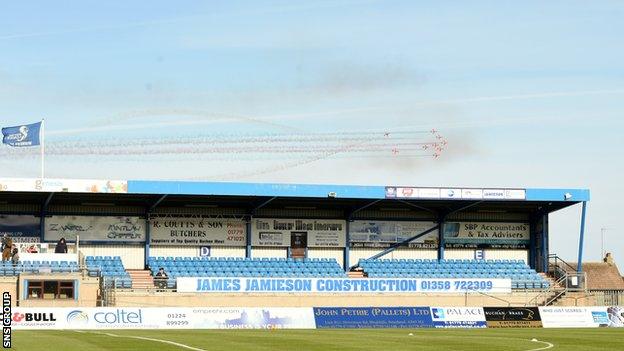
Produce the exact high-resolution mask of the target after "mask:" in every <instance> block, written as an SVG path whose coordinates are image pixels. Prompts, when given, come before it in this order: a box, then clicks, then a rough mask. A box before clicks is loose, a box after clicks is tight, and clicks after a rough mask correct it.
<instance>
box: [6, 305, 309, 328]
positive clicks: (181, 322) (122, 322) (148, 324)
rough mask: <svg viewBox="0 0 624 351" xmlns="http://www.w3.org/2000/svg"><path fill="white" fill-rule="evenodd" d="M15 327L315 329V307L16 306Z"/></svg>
mask: <svg viewBox="0 0 624 351" xmlns="http://www.w3.org/2000/svg"><path fill="white" fill-rule="evenodd" d="M11 312H12V313H11V316H12V317H11V327H13V328H14V329H72V330H73V329H314V328H315V322H314V315H313V312H312V307H293V308H281V307H269V308H254V307H251V308H248V307H150V308H144V307H119V308H117V307H50V308H48V307H35V308H32V307H31V308H29V307H26V308H22V307H13V309H12V311H11Z"/></svg>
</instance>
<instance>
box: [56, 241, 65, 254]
mask: <svg viewBox="0 0 624 351" xmlns="http://www.w3.org/2000/svg"><path fill="white" fill-rule="evenodd" d="M54 253H67V243H66V242H65V238H60V239H59V241H58V242H57V243H56V248H54Z"/></svg>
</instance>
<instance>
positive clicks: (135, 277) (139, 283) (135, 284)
mask: <svg viewBox="0 0 624 351" xmlns="http://www.w3.org/2000/svg"><path fill="white" fill-rule="evenodd" d="M127 271H128V274H129V275H130V279H132V288H133V289H148V288H153V287H154V278H153V277H152V275H151V273H150V271H148V270H143V269H128V270H127Z"/></svg>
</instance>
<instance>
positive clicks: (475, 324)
mask: <svg viewBox="0 0 624 351" xmlns="http://www.w3.org/2000/svg"><path fill="white" fill-rule="evenodd" d="M431 319H432V320H433V326H434V327H436V328H485V327H486V322H485V314H484V313H483V308H481V307H431Z"/></svg>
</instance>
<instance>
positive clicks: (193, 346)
mask: <svg viewBox="0 0 624 351" xmlns="http://www.w3.org/2000/svg"><path fill="white" fill-rule="evenodd" d="M532 340H533V341H532ZM12 342H13V349H14V350H29V351H35V350H46V351H56V350H68V351H71V350H79V351H97V350H196V351H201V350H206V351H208V350H210V351H217V350H224V351H243V350H374V351H383V350H479V351H486V350H525V351H528V350H533V351H537V350H624V329H619V330H618V329H461V330H460V329H331V330H100V331H25V330H20V331H13V340H12Z"/></svg>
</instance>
